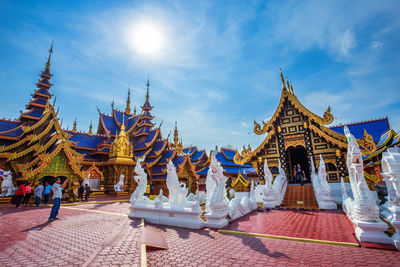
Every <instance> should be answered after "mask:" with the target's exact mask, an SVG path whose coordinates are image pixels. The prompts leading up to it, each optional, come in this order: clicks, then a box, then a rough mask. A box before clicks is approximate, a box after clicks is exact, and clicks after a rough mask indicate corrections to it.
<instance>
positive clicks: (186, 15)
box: [0, 0, 400, 149]
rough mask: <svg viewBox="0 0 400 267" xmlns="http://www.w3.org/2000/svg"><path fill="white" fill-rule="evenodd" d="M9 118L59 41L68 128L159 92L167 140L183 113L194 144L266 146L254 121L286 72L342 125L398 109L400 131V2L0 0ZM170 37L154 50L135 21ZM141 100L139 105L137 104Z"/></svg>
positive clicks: (58, 90) (57, 81)
mask: <svg viewBox="0 0 400 267" xmlns="http://www.w3.org/2000/svg"><path fill="white" fill-rule="evenodd" d="M0 6H1V8H0V52H1V60H0V84H1V96H2V99H3V101H2V105H1V107H0V112H1V114H0V116H4V117H6V118H15V117H18V115H19V110H21V109H23V108H24V105H25V104H26V103H28V101H29V98H30V94H31V93H32V92H33V91H34V89H35V83H36V82H37V79H38V74H39V73H40V71H41V70H42V69H43V68H44V64H45V61H46V59H47V56H48V52H47V51H48V49H49V46H50V43H51V41H52V40H54V54H53V57H52V67H51V68H52V72H53V74H54V76H53V78H52V82H53V84H54V86H53V87H52V89H51V91H52V93H53V94H54V95H56V96H57V105H58V106H60V113H59V114H60V117H61V118H63V126H64V127H67V126H69V128H70V129H71V128H72V124H73V120H74V118H75V117H77V120H78V128H79V129H81V130H85V131H87V130H88V128H89V124H90V121H93V123H94V125H96V126H97V121H98V112H97V109H96V106H98V107H99V108H100V110H101V111H102V112H106V113H109V112H110V109H111V108H110V104H111V102H112V100H113V99H114V100H115V103H116V106H117V107H118V108H120V109H124V107H125V99H126V94H127V90H128V86H129V85H130V86H131V88H132V97H133V105H136V107H137V108H138V107H139V106H140V105H142V104H143V102H144V98H145V83H146V80H147V76H148V75H149V76H150V82H151V92H150V100H151V104H152V105H153V106H154V110H153V115H155V116H156V118H155V122H156V123H160V122H161V121H163V126H162V130H163V133H164V136H167V135H168V132H169V131H170V130H173V127H174V122H175V120H177V121H178V127H179V133H180V137H181V138H182V139H183V142H184V144H185V145H190V144H195V145H198V146H199V147H200V148H206V149H210V148H213V147H214V146H215V145H218V146H224V145H228V144H230V145H232V146H234V147H238V148H240V147H242V146H243V145H244V144H246V145H247V144H250V145H251V146H252V147H253V148H255V147H256V146H258V145H259V144H260V142H261V140H262V139H263V138H264V136H256V135H255V134H254V133H253V120H256V121H258V122H260V121H262V120H268V118H269V117H270V116H272V115H273V113H274V111H275V109H276V106H277V104H278V101H279V97H280V93H281V82H280V76H279V68H282V70H283V72H284V75H286V76H288V77H289V80H291V81H292V82H293V85H294V90H295V93H296V95H297V96H298V98H299V99H300V101H302V102H303V103H304V104H305V105H306V106H307V107H308V108H309V109H310V110H311V111H313V112H315V113H317V114H320V115H322V114H323V112H324V111H325V110H326V108H327V106H328V105H331V107H332V114H333V115H334V116H335V121H334V123H333V124H332V125H336V124H339V123H348V122H356V121H361V120H369V119H375V118H380V117H384V116H389V120H390V124H391V127H392V128H393V129H394V130H396V131H399V130H400V118H399V116H398V114H399V111H400V94H399V83H400V75H399V73H400V50H399V49H398V48H399V47H400V34H399V33H400V31H399V30H400V19H398V14H399V11H400V2H398V1H4V0H0ZM142 24H150V25H153V26H154V27H156V28H157V29H158V30H159V31H160V32H161V33H162V34H163V36H164V37H163V43H162V45H160V49H159V51H158V52H157V53H155V54H154V55H153V54H152V55H149V54H144V53H141V51H138V50H137V49H136V47H135V46H133V45H132V40H131V39H132V38H131V29H133V28H135V27H136V26H137V25H142ZM133 105H132V109H133Z"/></svg>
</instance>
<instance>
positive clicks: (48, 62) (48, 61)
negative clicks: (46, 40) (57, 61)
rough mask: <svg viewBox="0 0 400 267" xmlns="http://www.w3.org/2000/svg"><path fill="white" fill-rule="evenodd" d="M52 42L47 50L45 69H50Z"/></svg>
mask: <svg viewBox="0 0 400 267" xmlns="http://www.w3.org/2000/svg"><path fill="white" fill-rule="evenodd" d="M53 42H54V41H51V46H50V49H49V58H48V59H47V63H46V69H48V68H50V60H51V54H52V53H53Z"/></svg>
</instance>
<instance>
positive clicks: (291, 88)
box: [290, 82, 294, 94]
mask: <svg viewBox="0 0 400 267" xmlns="http://www.w3.org/2000/svg"><path fill="white" fill-rule="evenodd" d="M290 90H291V91H292V93H293V94H294V91H293V86H292V82H290Z"/></svg>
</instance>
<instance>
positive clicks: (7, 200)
mask: <svg viewBox="0 0 400 267" xmlns="http://www.w3.org/2000/svg"><path fill="white" fill-rule="evenodd" d="M0 205H11V197H0Z"/></svg>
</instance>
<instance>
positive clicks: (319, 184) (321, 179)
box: [311, 155, 337, 209]
mask: <svg viewBox="0 0 400 267" xmlns="http://www.w3.org/2000/svg"><path fill="white" fill-rule="evenodd" d="M311 181H312V185H313V188H314V194H315V199H316V200H317V202H318V206H319V207H320V208H321V209H337V205H336V203H335V201H334V199H333V197H332V195H331V187H330V186H329V183H328V180H327V179H326V167H325V162H324V159H323V158H322V156H321V155H319V168H318V175H317V174H316V173H315V166H314V160H313V157H311Z"/></svg>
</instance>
